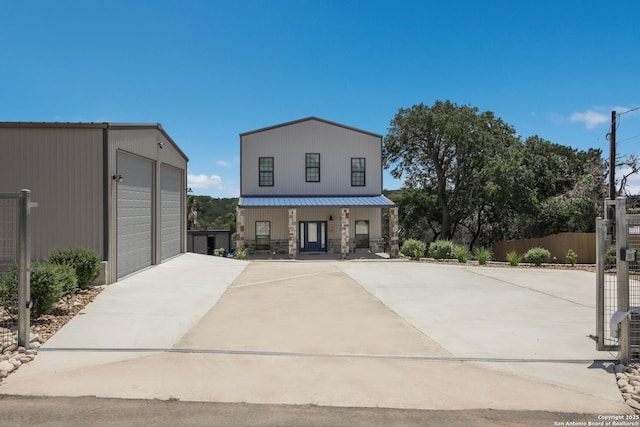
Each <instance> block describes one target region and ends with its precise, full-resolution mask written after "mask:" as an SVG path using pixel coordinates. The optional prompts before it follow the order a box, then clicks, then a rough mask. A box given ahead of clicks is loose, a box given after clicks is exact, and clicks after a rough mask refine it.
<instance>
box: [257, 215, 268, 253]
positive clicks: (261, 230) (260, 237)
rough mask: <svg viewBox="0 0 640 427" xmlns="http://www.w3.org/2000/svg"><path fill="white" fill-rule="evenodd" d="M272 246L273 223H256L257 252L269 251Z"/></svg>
mask: <svg viewBox="0 0 640 427" xmlns="http://www.w3.org/2000/svg"><path fill="white" fill-rule="evenodd" d="M270 245H271V222H270V221H256V250H258V251H259V250H269V246H270Z"/></svg>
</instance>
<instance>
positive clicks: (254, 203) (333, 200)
mask: <svg viewBox="0 0 640 427" xmlns="http://www.w3.org/2000/svg"><path fill="white" fill-rule="evenodd" d="M238 206H240V207H249V208H250V207H291V206H340V207H354V206H362V207H393V206H395V203H393V202H392V201H391V200H389V199H388V198H386V197H385V196H383V195H380V196H347V197H332V196H328V197H327V196H325V197H316V196H311V197H295V196H292V197H264V196H259V197H246V196H245V197H240V199H239V200H238Z"/></svg>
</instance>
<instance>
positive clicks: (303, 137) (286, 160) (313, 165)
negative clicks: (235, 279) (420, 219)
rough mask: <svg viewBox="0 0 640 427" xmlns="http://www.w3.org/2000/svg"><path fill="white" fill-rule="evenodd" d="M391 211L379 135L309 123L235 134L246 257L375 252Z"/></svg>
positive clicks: (394, 235) (392, 222)
mask: <svg viewBox="0 0 640 427" xmlns="http://www.w3.org/2000/svg"><path fill="white" fill-rule="evenodd" d="M385 209H387V210H388V218H389V241H388V245H389V246H388V249H389V252H390V254H391V256H396V255H397V253H398V225H397V224H398V211H397V208H396V206H395V204H394V203H393V202H392V201H391V200H389V199H388V198H386V197H385V196H383V195H382V136H380V135H377V134H375V133H371V132H367V131H363V130H360V129H355V128H352V127H349V126H345V125H341V124H338V123H333V122H330V121H327V120H323V119H319V118H316V117H308V118H305V119H301V120H296V121H292V122H288V123H283V124H280V125H276V126H271V127H267V128H263V129H258V130H254V131H250V132H245V133H242V134H240V199H239V201H238V210H237V230H236V231H237V242H236V246H237V247H238V248H245V249H246V250H247V251H248V252H249V253H261V252H262V253H279V254H288V255H289V257H291V258H295V257H296V256H297V254H298V252H313V253H318V252H319V253H322V252H326V253H335V254H341V257H342V258H346V257H348V256H349V253H353V252H358V251H366V252H372V253H377V252H382V251H384V249H385V239H384V235H383V210H385Z"/></svg>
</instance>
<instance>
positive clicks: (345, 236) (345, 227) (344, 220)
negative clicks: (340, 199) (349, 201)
mask: <svg viewBox="0 0 640 427" xmlns="http://www.w3.org/2000/svg"><path fill="white" fill-rule="evenodd" d="M350 237H351V236H350V235H349V208H341V209H340V248H341V250H340V253H341V254H342V259H347V258H348V257H349V238H350Z"/></svg>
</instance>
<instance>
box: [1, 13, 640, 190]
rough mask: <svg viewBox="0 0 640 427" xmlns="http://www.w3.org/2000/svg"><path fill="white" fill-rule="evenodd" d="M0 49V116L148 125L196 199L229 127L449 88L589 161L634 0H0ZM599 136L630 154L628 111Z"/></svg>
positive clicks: (638, 31)
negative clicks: (175, 153) (161, 133)
mask: <svg viewBox="0 0 640 427" xmlns="http://www.w3.org/2000/svg"><path fill="white" fill-rule="evenodd" d="M0 52H1V53H2V59H3V60H2V63H1V65H0V121H58V122H104V121H110V122H135V123H141V122H151V123H161V124H162V126H163V127H164V128H165V130H166V131H167V132H168V133H169V134H170V135H171V136H172V138H173V139H174V140H175V141H176V142H177V143H178V144H179V145H180V147H181V148H182V149H183V150H184V151H185V153H186V154H187V155H188V156H189V158H190V162H189V185H190V186H191V187H192V188H193V190H194V194H203V195H210V196H214V197H236V196H238V193H239V161H238V160H239V159H238V157H239V136H238V134H239V133H241V132H246V131H249V130H253V129H257V128H261V127H265V126H270V125H273V124H278V123H283V122H287V121H290V120H296V119H299V118H303V117H308V116H318V117H322V118H325V119H327V120H331V121H336V122H339V123H344V124H346V125H349V126H353V127H357V128H361V129H365V130H368V131H371V132H376V133H380V134H382V135H385V134H386V131H387V128H388V126H389V122H390V120H391V119H392V118H393V116H394V114H395V113H396V112H397V111H398V109H399V108H401V107H410V106H412V105H414V104H417V103H420V102H423V103H425V104H429V105H431V104H433V102H434V101H435V100H438V99H439V100H446V99H449V100H451V101H453V102H455V103H457V104H460V105H461V104H469V105H472V106H475V107H478V108H479V109H480V110H482V111H486V110H490V111H493V112H494V113H496V115H498V116H500V117H502V118H503V119H504V120H505V121H506V122H507V123H509V124H511V125H512V126H514V127H515V129H516V130H517V131H518V133H519V134H520V135H522V136H523V137H527V136H530V135H539V136H541V137H543V138H545V139H548V140H550V141H552V142H555V143H559V144H563V145H569V146H572V147H576V148H580V149H587V148H590V147H595V148H602V149H603V150H604V152H605V154H606V153H607V152H608V141H607V140H606V138H605V134H606V133H607V132H608V130H609V125H610V116H611V110H612V109H615V110H616V111H618V113H620V112H622V111H626V110H629V109H632V108H636V107H638V106H640V2H637V1H635V0H622V1H618V2H615V3H611V2H604V1H591V0H582V1H572V0H564V1H558V0H556V1H546V0H541V1H540V0H538V1H535V2H533V1H527V2H521V1H506V0H505V1H482V2H479V1H457V2H442V1H438V2H435V1H433V2H432V1H417V2H413V1H405V2H392V1H384V2H383V1H374V0H370V1H319V0H318V1H303V0H298V1H278V0H273V1H267V0H265V1H188V0H185V1H180V2H179V1H135V0H128V1H120V0H112V1H109V2H90V1H65V0H59V1H55V2H52V1H25V2H3V5H2V12H1V13H0ZM617 136H618V141H619V142H620V143H619V148H618V151H619V152H623V153H639V152H640V150H638V147H640V111H637V112H633V113H629V114H625V115H622V116H621V119H620V123H619V127H618V132H617ZM400 185H401V183H400V182H398V181H395V180H393V179H392V178H391V177H390V176H389V174H388V173H386V174H385V179H384V186H385V188H398V187H399V186H400ZM634 185H635V186H636V187H637V188H638V191H640V177H638V176H637V175H636V176H635V177H634Z"/></svg>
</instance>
